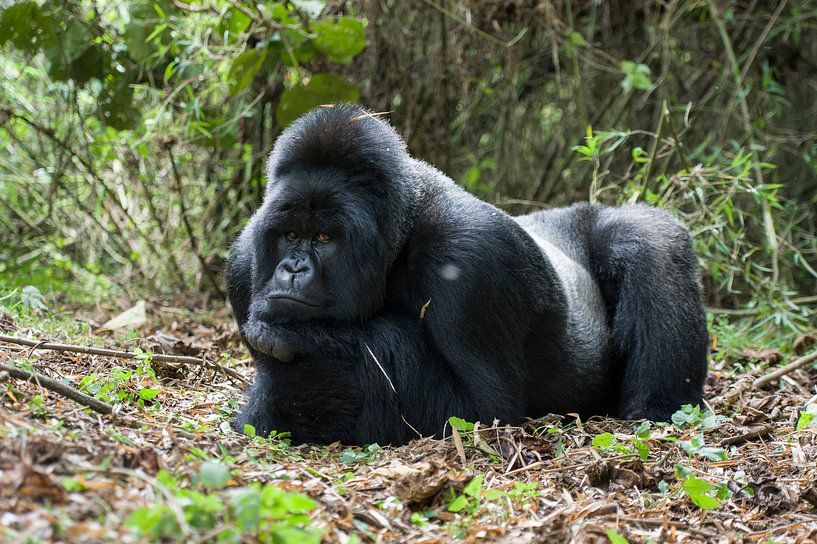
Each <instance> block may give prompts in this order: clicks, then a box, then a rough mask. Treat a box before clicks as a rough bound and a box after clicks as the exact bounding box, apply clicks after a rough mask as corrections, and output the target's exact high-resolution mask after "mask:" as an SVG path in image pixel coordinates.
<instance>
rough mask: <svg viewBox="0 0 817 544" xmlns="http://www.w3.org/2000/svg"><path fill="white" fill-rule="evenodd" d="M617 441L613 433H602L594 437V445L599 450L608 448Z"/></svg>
mask: <svg viewBox="0 0 817 544" xmlns="http://www.w3.org/2000/svg"><path fill="white" fill-rule="evenodd" d="M615 443H616V437H615V436H613V435H612V434H611V433H601V434H600V435H598V436H596V437H595V438H594V439H593V447H594V448H595V449H597V450H606V449H607V448H609V447H611V446H612V445H613V444H615Z"/></svg>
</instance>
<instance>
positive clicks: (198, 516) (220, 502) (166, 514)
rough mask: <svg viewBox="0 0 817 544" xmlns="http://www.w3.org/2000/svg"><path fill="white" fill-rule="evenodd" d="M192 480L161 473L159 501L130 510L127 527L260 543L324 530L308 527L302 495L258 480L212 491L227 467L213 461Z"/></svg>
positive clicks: (153, 534) (300, 538)
mask: <svg viewBox="0 0 817 544" xmlns="http://www.w3.org/2000/svg"><path fill="white" fill-rule="evenodd" d="M193 480H194V484H196V485H197V487H183V485H182V484H181V483H180V482H179V481H178V480H177V479H176V478H174V477H173V476H172V475H170V474H169V473H168V472H165V471H160V473H159V475H158V476H157V478H156V483H155V485H156V487H157V488H158V489H157V491H159V492H160V493H161V494H162V495H163V496H164V500H162V501H159V503H158V504H155V505H153V506H149V507H144V508H139V509H137V510H135V511H133V512H132V513H131V514H130V515H129V516H128V518H127V519H126V521H125V524H126V526H127V527H129V528H130V529H131V531H133V532H134V533H137V534H139V535H142V536H145V537H148V538H151V539H170V540H176V541H179V542H182V541H186V540H187V539H189V538H191V537H193V536H194V535H196V534H198V535H200V536H201V535H204V534H207V535H209V538H211V539H212V541H213V542H219V543H222V542H223V543H227V542H240V541H242V540H243V539H244V538H245V535H247V534H252V535H254V536H255V538H257V540H258V541H259V542H269V543H272V542H275V543H279V542H280V543H286V544H288V543H292V544H295V543H310V542H314V543H318V542H320V539H321V535H322V533H323V531H322V530H321V529H319V528H315V527H310V526H309V525H310V522H309V517H308V515H307V514H308V513H309V512H311V511H312V510H314V509H315V507H316V505H315V502H314V501H313V500H312V499H310V498H309V497H307V496H306V495H303V494H300V493H292V492H287V491H284V490H282V489H281V488H280V487H277V486H275V485H272V484H266V485H261V484H259V483H254V484H251V485H249V486H246V487H234V488H230V489H226V490H224V491H223V492H222V493H221V494H217V493H215V491H218V490H220V489H223V488H224V486H225V485H227V482H228V481H229V471H228V470H227V469H226V467H224V466H222V465H220V464H219V463H213V462H207V463H202V464H201V466H200V468H199V471H198V473H197V475H196V477H195V478H194V479H193Z"/></svg>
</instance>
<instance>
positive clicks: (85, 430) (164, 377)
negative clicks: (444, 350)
mask: <svg viewBox="0 0 817 544" xmlns="http://www.w3.org/2000/svg"><path fill="white" fill-rule="evenodd" d="M148 310H149V311H148V322H147V324H146V325H145V326H143V327H142V328H141V329H140V330H141V331H143V332H141V333H139V334H136V333H131V334H129V335H124V336H123V335H121V334H120V335H113V336H111V335H108V336H106V335H104V334H102V333H96V334H92V333H91V332H90V328H89V327H88V326H84V327H79V326H78V327H73V328H74V329H75V331H74V332H73V333H68V332H66V328H65V327H63V328H60V327H61V325H59V324H56V325H55V324H53V323H52V324H50V325H46V324H43V323H42V322H45V321H48V319H43V320H41V321H42V322H38V321H37V320H36V319H34V320H24V319H21V318H19V317H18V316H11V315H9V314H3V313H2V312H1V311H0V334H4V335H13V336H15V337H17V338H29V339H34V340H38V341H40V340H42V341H53V342H65V343H72V344H79V345H83V346H96V347H108V348H112V349H117V350H127V351H130V352H134V350H136V349H137V348H139V349H141V350H144V351H150V352H153V353H161V352H162V351H164V352H166V353H179V354H184V355H192V356H196V357H206V358H207V359H209V360H211V361H217V362H218V363H219V364H221V365H224V366H225V367H228V368H231V369H232V370H235V371H236V372H237V373H238V374H239V375H240V376H243V377H245V378H247V379H250V378H251V375H252V367H251V362H250V360H249V359H248V355H247V354H246V352H245V350H244V349H243V348H242V347H241V345H240V342H239V339H238V334H237V331H236V329H235V326H234V325H233V323H232V321H231V320H230V318H229V315H228V314H227V313H226V311H219V312H217V313H216V314H212V313H210V314H206V315H205V317H202V316H201V315H199V316H197V317H195V318H194V317H192V315H193V314H191V313H190V312H188V311H185V310H182V309H180V308H174V307H169V306H162V305H161V304H158V303H157V304H149V305H148ZM97 312H98V313H97ZM68 314H69V315H68V317H67V318H62V319H63V320H64V321H63V323H64V322H66V321H65V320H66V319H67V322H72V323H76V322H77V321H82V322H86V323H94V324H98V323H101V322H103V321H105V320H106V319H107V318H108V317H110V315H105V313H104V312H101V311H89V312H87V313H83V312H82V311H77V310H71V311H70V312H68ZM49 319H52V320H53V319H54V318H53V317H52V318H49ZM126 321H127V320H126ZM69 328H71V327H69ZM147 331H160V333H159V332H157V333H156V334H153V335H151V333H150V332H147ZM757 347H758V346H747V348H757ZM810 349H813V348H810ZM741 358H743V359H744V360H743V361H740V360H739V359H740V358H737V359H734V360H729V359H726V360H721V361H720V362H719V363H717V364H714V365H713V367H712V369H711V372H710V375H709V379H708V383H707V391H706V397H707V399H708V400H709V404H710V407H711V408H712V409H713V410H714V412H715V414H717V415H713V414H712V413H708V412H704V413H701V412H700V411H698V410H690V409H687V410H683V411H680V412H678V413H677V414H676V416H675V417H674V424H657V425H656V424H649V423H646V422H624V421H617V420H612V419H601V418H599V419H595V418H594V419H591V420H589V421H578V420H576V419H574V418H570V417H565V418H560V417H556V416H552V417H547V418H543V419H540V420H537V421H532V422H530V423H529V424H527V425H525V426H523V427H517V428H511V427H488V426H486V425H477V426H476V427H473V426H471V425H469V424H468V423H466V422H462V421H457V420H455V421H454V422H453V427H454V428H455V429H459V430H456V431H455V432H454V435H453V436H451V437H449V438H447V439H445V440H430V439H422V440H418V441H414V442H412V443H411V444H409V445H407V446H403V447H396V448H395V447H381V446H377V445H369V446H366V447H363V448H358V447H347V446H344V445H341V444H333V445H330V446H291V445H289V443H288V441H287V440H286V439H285V438H271V439H261V438H258V437H255V438H248V437H246V436H241V435H238V434H236V433H235V432H233V431H232V430H231V429H230V427H229V420H230V419H231V416H232V415H233V414H234V413H235V411H236V410H237V408H238V406H239V403H240V401H241V398H242V390H243V388H244V385H243V384H242V383H241V382H240V381H239V380H238V379H236V378H235V377H234V376H228V375H226V374H224V373H223V372H221V371H216V370H214V369H212V368H209V367H208V368H205V367H201V366H195V365H190V364H178V363H162V364H160V363H159V362H158V361H152V362H151V358H150V357H149V356H140V358H138V359H135V360H128V359H122V358H113V357H108V356H102V355H94V354H86V353H77V352H72V351H65V350H50V349H49V350H46V349H35V348H33V347H28V346H22V345H18V344H14V343H11V342H0V364H3V365H6V366H11V367H15V368H22V369H27V370H29V371H34V372H36V373H38V374H40V375H42V376H47V377H51V378H55V379H56V380H59V381H62V382H64V383H69V384H72V385H73V386H74V387H76V388H78V389H80V390H82V391H84V392H86V393H90V394H93V395H94V396H95V397H96V398H98V399H101V400H103V401H106V402H107V403H109V404H110V405H112V406H113V407H114V414H115V415H113V416H109V415H101V414H100V413H97V412H94V411H91V410H90V409H86V408H84V407H83V406H82V405H80V404H78V403H77V402H75V401H72V400H69V399H67V398H66V397H64V396H63V395H61V394H57V393H55V392H54V391H51V390H49V389H47V388H44V387H40V386H38V385H37V384H35V383H30V382H28V381H25V380H22V379H18V378H15V377H14V376H10V375H9V374H8V373H3V372H0V382H2V383H0V541H2V542H141V541H178V542H255V541H260V542H285V543H296V542H318V541H320V540H322V541H325V542H341V543H346V542H449V541H458V540H461V541H465V542H482V541H497V542H514V543H523V542H608V541H610V542H614V543H616V544H618V543H623V542H649V541H654V542H732V541H743V542H815V541H817V400H816V399H815V391H816V390H817V389H816V387H817V370H815V368H814V365H805V366H804V367H803V368H801V369H799V370H796V371H794V372H791V373H789V374H787V375H786V376H784V377H783V378H781V379H780V380H779V381H775V382H772V383H770V384H768V385H765V386H761V387H758V386H756V385H755V386H753V385H752V383H753V381H754V380H755V379H756V378H758V377H760V376H762V375H764V374H767V373H768V372H770V371H771V369H773V368H776V367H778V366H779V365H780V364H781V361H780V360H779V359H780V354H779V353H777V352H774V351H770V350H759V351H754V352H752V351H750V350H748V349H747V352H746V353H745V354H743V355H742V356H741ZM736 368H740V369H741V370H742V371H741V372H737V371H736V370H735V369H736Z"/></svg>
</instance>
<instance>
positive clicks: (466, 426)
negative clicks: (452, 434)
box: [448, 416, 474, 432]
mask: <svg viewBox="0 0 817 544" xmlns="http://www.w3.org/2000/svg"><path fill="white" fill-rule="evenodd" d="M448 424H449V425H451V426H452V427H453V428H455V429H457V430H458V431H460V432H468V431H473V430H474V424H473V423H471V422H470V421H465V420H464V419H462V418H459V417H455V416H452V417H449V418H448Z"/></svg>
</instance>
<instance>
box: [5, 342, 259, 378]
mask: <svg viewBox="0 0 817 544" xmlns="http://www.w3.org/2000/svg"><path fill="white" fill-rule="evenodd" d="M0 342H7V343H9V344H17V345H20V346H29V347H32V348H34V349H47V350H52V351H69V352H73V353H86V354H88V355H101V356H103V357H116V358H119V359H136V358H137V357H138V355H137V354H135V353H131V352H129V351H119V350H115V349H105V348H94V347H91V346H75V345H71V344H56V343H51V342H37V341H36V340H27V339H25V338H17V337H15V336H7V335H5V334H0ZM150 358H151V360H152V361H159V362H164V363H183V364H187V365H195V366H203V367H206V368H210V369H213V370H217V371H218V372H221V373H222V374H224V375H225V376H228V377H230V378H233V379H236V380H238V381H240V382H243V383H245V384H246V383H249V382H248V381H247V380H246V379H245V378H243V377H242V376H241V374H239V373H238V372H236V371H235V370H232V369H229V368H225V367H223V366H221V365H220V364H218V363H215V362H213V361H208V360H207V359H200V358H199V357H190V356H188V355H165V354H161V353H155V354H153V355H151V357H150Z"/></svg>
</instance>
